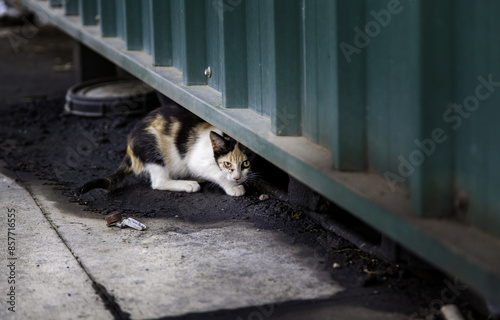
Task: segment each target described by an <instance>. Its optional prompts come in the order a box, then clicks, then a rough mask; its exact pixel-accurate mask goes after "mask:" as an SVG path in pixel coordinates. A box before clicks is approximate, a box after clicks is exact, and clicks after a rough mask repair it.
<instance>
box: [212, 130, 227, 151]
mask: <svg viewBox="0 0 500 320" xmlns="http://www.w3.org/2000/svg"><path fill="white" fill-rule="evenodd" d="M210 141H212V148H213V149H214V152H215V153H218V154H222V153H225V152H227V145H226V143H227V140H226V139H224V138H223V137H221V136H220V135H219V134H218V133H217V132H213V131H210Z"/></svg>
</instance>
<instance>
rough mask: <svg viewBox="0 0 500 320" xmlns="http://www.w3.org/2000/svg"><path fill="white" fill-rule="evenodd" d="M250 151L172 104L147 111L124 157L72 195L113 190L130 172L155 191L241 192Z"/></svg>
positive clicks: (248, 164) (233, 193) (232, 194)
mask: <svg viewBox="0 0 500 320" xmlns="http://www.w3.org/2000/svg"><path fill="white" fill-rule="evenodd" d="M251 157H252V153H251V151H250V150H249V149H248V148H246V147H245V146H244V145H242V144H241V143H239V142H237V141H236V140H234V139H232V138H230V137H228V136H226V135H224V134H223V133H222V131H221V130H219V129H217V128H215V127H213V126H212V125H210V124H209V123H207V122H205V121H203V120H202V119H201V118H198V117H197V116H195V115H194V114H192V113H190V112H188V111H187V110H185V109H183V108H182V107H180V106H177V105H168V106H163V107H161V108H159V109H156V110H154V111H152V112H151V113H150V114H149V115H147V116H146V117H145V118H144V119H143V120H142V121H140V122H139V123H138V124H137V125H136V126H135V127H134V129H133V130H132V132H131V133H130V135H129V137H128V143H127V153H126V155H125V157H124V159H123V161H122V163H121V164H120V166H119V167H118V169H117V170H116V171H115V172H114V173H113V174H112V175H110V176H108V177H107V178H101V179H95V180H92V181H90V182H87V183H86V184H85V185H83V186H81V187H80V188H78V189H77V190H76V193H77V194H83V193H86V192H88V191H90V190H92V189H96V188H102V189H106V190H108V191H110V190H113V189H115V188H117V187H118V186H119V185H120V184H121V183H122V182H123V180H124V179H125V178H126V177H128V176H129V175H131V174H135V175H140V174H143V173H145V174H147V175H149V178H150V180H151V187H152V188H153V189H158V190H168V191H184V192H197V191H199V190H200V185H199V183H198V182H203V181H210V182H213V183H215V184H217V185H219V186H220V187H222V188H223V189H224V191H225V192H226V193H227V194H228V195H230V196H242V195H243V194H245V187H244V186H243V183H244V182H245V181H246V180H247V178H248V177H249V175H250V173H251V162H250V160H251Z"/></svg>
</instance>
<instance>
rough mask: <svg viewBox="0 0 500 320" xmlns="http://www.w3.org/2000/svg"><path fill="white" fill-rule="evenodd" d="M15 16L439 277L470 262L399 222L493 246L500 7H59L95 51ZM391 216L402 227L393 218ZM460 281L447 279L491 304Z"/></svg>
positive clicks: (127, 1)
mask: <svg viewBox="0 0 500 320" xmlns="http://www.w3.org/2000/svg"><path fill="white" fill-rule="evenodd" d="M21 2H23V3H25V4H26V5H27V6H29V7H32V8H34V9H35V10H40V11H46V12H49V13H51V14H54V15H55V16H56V17H58V18H57V19H56V21H57V22H56V24H58V25H59V26H60V27H61V28H62V29H63V30H66V31H67V32H68V33H69V34H70V35H72V36H74V37H75V38H77V39H78V40H80V41H82V42H84V43H85V44H87V45H89V46H90V47H92V48H94V50H96V51H98V52H99V53H101V54H103V55H104V56H106V57H108V58H109V59H110V60H112V61H114V62H115V63H117V64H119V65H121V66H122V67H124V68H126V69H127V68H128V70H129V71H130V72H132V73H134V74H135V75H136V76H138V77H139V78H141V79H144V80H145V81H146V82H148V83H150V84H151V85H153V86H154V87H156V88H157V89H158V90H160V91H162V92H164V93H166V94H168V93H170V94H171V95H172V97H173V98H174V100H177V101H178V102H179V103H181V104H183V105H184V106H185V107H187V108H188V109H190V110H192V111H193V112H196V113H198V114H199V115H200V116H203V117H204V118H206V119H207V120H209V121H214V123H216V124H218V125H219V126H221V129H223V130H227V131H228V132H231V133H233V134H234V135H235V136H236V137H237V138H239V139H241V140H242V141H243V142H246V143H248V144H249V145H250V146H251V147H253V148H254V149H255V150H257V151H258V152H259V153H261V155H263V156H264V157H266V158H268V159H270V160H271V161H273V162H275V163H276V164H278V165H279V166H281V167H282V168H284V169H286V170H287V171H289V173H290V174H292V175H295V176H297V177H298V178H299V179H300V180H302V181H304V182H305V183H307V184H308V185H310V186H311V187H312V188H314V189H315V190H317V191H318V192H320V193H322V194H323V195H325V196H326V197H328V198H330V199H331V200H333V201H336V202H338V203H339V204H340V205H342V206H344V207H346V208H347V209H349V210H351V211H352V212H353V213H354V214H356V215H358V216H360V217H361V218H362V219H364V220H365V221H367V222H369V223H370V224H372V225H374V226H375V227H377V228H378V229H380V230H382V231H383V232H386V233H387V234H388V235H389V236H391V237H393V238H395V240H397V241H400V242H401V243H403V244H404V245H407V246H409V247H410V248H411V249H412V250H414V251H416V252H417V253H419V254H420V255H422V256H425V257H426V258H428V259H429V260H431V261H432V262H434V263H436V264H438V265H440V266H441V267H443V268H444V269H446V270H454V266H453V263H451V262H450V263H448V262H446V261H443V260H442V259H443V258H442V257H444V256H446V255H447V254H451V255H452V257H455V255H458V256H460V259H463V261H470V260H471V259H469V258H470V256H468V255H469V254H472V252H471V250H469V249H464V251H461V252H460V253H454V252H453V250H452V249H451V244H450V246H449V247H446V245H445V246H444V247H446V248H448V249H442V248H439V249H436V248H434V247H439V246H431V245H430V244H429V243H433V240H432V241H430V242H429V241H427V240H429V239H434V238H437V239H438V240H439V241H443V242H442V243H444V242H446V241H444V240H442V239H441V235H440V234H439V232H435V233H432V232H431V231H429V230H430V229H425V228H422V229H421V228H420V227H416V226H417V225H419V223H420V222H418V223H417V222H415V221H429V220H426V219H421V220H412V219H413V217H422V218H426V217H433V218H436V217H438V218H442V217H444V218H448V219H449V220H448V221H457V220H458V221H461V223H460V224H459V225H460V226H462V227H463V228H464V229H461V230H467V228H468V225H469V224H471V225H472V226H474V227H477V228H478V229H480V230H482V231H483V232H487V233H489V234H491V235H493V236H495V237H496V240H495V239H493V238H491V239H492V240H491V241H493V242H487V243H489V244H492V245H494V247H495V246H498V243H497V242H496V241H497V240H498V238H500V197H499V196H498V194H499V193H500V170H499V163H500V161H499V159H500V146H499V145H500V144H499V143H498V141H499V138H498V137H499V126H498V123H500V109H499V108H498V106H499V105H500V92H497V91H498V89H499V88H500V84H499V83H498V82H500V62H499V61H500V60H499V57H500V37H498V34H499V33H500V19H498V17H497V15H498V13H499V12H500V2H498V1H494V0H488V1H486V0H485V1H467V0H440V1H431V0H421V1H416V0H413V1H411V0H400V1H398V0H369V1H368V0H367V1H362V0H358V1H347V0H346V1H342V0H337V1H332V0H316V1H314V0H275V1H266V0H206V1H204V0H170V1H166V0H163V1H162V0H144V1H139V0H123V1H122V0H100V1H97V0H85V1H77V0H69V1H68V0H66V1H62V2H64V12H65V13H66V14H67V15H75V14H80V19H81V20H80V21H81V24H82V25H99V27H100V33H101V35H102V37H103V38H99V36H95V35H93V34H92V33H90V34H85V33H83V34H82V33H81V32H80V31H81V30H87V29H85V27H81V26H80V25H77V24H75V23H74V22H72V21H71V20H68V19H67V18H64V16H63V15H57V14H58V13H57V10H58V9H56V8H52V9H47V8H45V7H43V6H40V5H39V3H40V2H43V1H35V0H32V1H28V0H25V1H21ZM37 3H38V4H37ZM60 10H62V9H60ZM96 17H97V18H96ZM88 30H92V29H88ZM107 37H119V38H121V39H123V41H124V43H125V48H126V49H127V50H139V51H140V50H144V51H145V53H147V54H148V55H150V59H151V60H150V62H149V64H146V65H144V64H143V62H142V61H143V60H141V59H142V58H134V56H133V55H127V59H125V58H123V56H122V55H121V53H120V52H122V51H120V50H119V49H115V48H114V47H113V46H112V45H110V44H107V42H106V41H107V40H106V38H107ZM141 57H142V56H141ZM134 59H135V60H134ZM130 61H133V62H130ZM138 65H139V67H137V66H138ZM153 66H155V67H153ZM156 67H174V68H176V69H178V70H179V71H180V72H181V75H182V84H175V85H172V83H175V81H174V80H175V77H173V78H171V79H170V78H169V79H167V78H165V79H166V80H165V83H167V82H168V81H170V82H168V84H164V82H162V81H163V80H164V78H162V77H163V76H162V72H163V71H162V70H163V69H161V68H156ZM208 67H210V68H211V69H212V76H211V77H207V76H206V75H205V74H204V70H205V69H206V68H208ZM155 68H156V69H155ZM167 69H168V70H170V69H169V68H167ZM169 72H170V71H169ZM172 79H174V80H172ZM167 80H168V81H167ZM183 85H184V86H191V88H197V87H199V88H200V89H199V90H198V89H188V87H183ZM172 88H173V89H172ZM214 91H215V92H214ZM200 101H201V102H200ZM213 101H217V102H216V103H215V104H216V105H214V104H213ZM219 102H220V105H221V106H222V107H221V106H220V105H217V104H219ZM201 104H203V106H201V107H200V105H201ZM207 106H208V107H207ZM236 109H237V110H236ZM242 109H249V110H251V111H252V113H248V112H244V111H241V110H242ZM231 110H235V111H234V112H233V111H231ZM220 115H222V116H223V117H222V118H220V117H219V116H220ZM260 116H263V117H265V118H266V119H268V120H265V121H262V119H261V118H260ZM257 122H258V123H259V124H258V125H257V124H254V123H257ZM263 123H264V124H265V125H264V126H263V125H262V124H263ZM271 133H272V134H274V135H277V136H300V137H303V138H296V140H294V141H297V143H298V144H297V145H298V146H303V147H307V148H309V146H311V147H310V149H311V150H318V153H314V154H311V153H309V154H307V155H304V154H301V152H302V151H300V150H295V149H294V146H293V145H294V144H295V142H291V141H290V140H279V139H278V138H275V137H274V136H272V135H271ZM304 138H305V139H307V141H309V142H307V141H305V140H304ZM281 143H283V147H281V146H282V145H281ZM308 150H309V149H308ZM341 171H345V172H351V173H352V174H350V173H346V174H345V173H343V172H341ZM374 175H375V176H378V178H372V177H373V176H374ZM377 179H378V180H377ZM364 181H367V183H365V182H364ZM344 187H345V188H344ZM373 190H381V191H377V193H376V194H375V192H374V191H373ZM399 203H401V205H400V204H399ZM407 205H408V210H407V209H406V206H407ZM401 208H403V209H401ZM379 209H380V210H379ZM405 210H406V211H405ZM379 211H380V212H383V213H380V216H373V215H377V213H376V212H379ZM399 211H401V212H411V214H413V217H405V218H401V219H402V220H398V219H400V218H399V216H398V218H394V217H393V216H392V214H393V213H397V212H399ZM411 214H410V216H411ZM402 216H404V215H402ZM398 221H399V222H398ZM401 221H404V222H407V221H410V222H409V224H408V225H405V227H402V226H403V223H402V222H401ZM398 223H399V224H398ZM422 223H423V222H422ZM400 227H401V228H400ZM414 227H415V228H414ZM400 229H401V230H400ZM414 229H415V230H417V229H418V230H417V231H415V230H414ZM402 230H404V231H402ZM427 232H430V234H431V235H430V238H427ZM467 232H468V231H467ZM443 237H444V236H443ZM450 237H451V238H453V236H450ZM421 239H425V241H424V240H422V241H420V240H421ZM426 241H427V242H426ZM485 241H486V240H485ZM488 241H489V240H488ZM420 243H422V244H420ZM424 243H427V244H424ZM439 243H441V242H439ZM478 243H479V242H478ZM465 247H466V246H465V245H464V247H463V248H465ZM440 250H445V251H440ZM447 250H448V251H447ZM467 250H469V251H467ZM443 252H445V254H443ZM485 256H486V257H487V255H485ZM478 259H479V258H478ZM472 260H474V259H472ZM479 260H481V259H479ZM487 260H488V258H485V261H482V262H480V263H478V265H480V266H479V268H480V269H481V268H482V269H481V270H482V271H483V272H484V273H485V274H489V273H488V272H494V273H495V275H494V276H492V277H493V278H495V279H496V280H495V281H497V282H496V283H500V274H498V273H497V271H492V267H491V266H492V265H494V266H498V261H497V260H496V259H494V261H490V260H488V261H487ZM467 263H469V262H467ZM486 265H487V267H485V266H486ZM474 266H477V265H474ZM467 268H468V267H464V268H463V270H464V271H460V270H457V271H456V272H457V273H460V275H461V276H463V277H465V278H467V279H468V280H469V281H471V282H473V283H476V286H478V287H480V288H481V290H483V292H485V293H486V294H487V295H495V294H497V293H499V291H498V289H495V288H491V287H489V284H488V282H489V281H486V280H484V279H483V278H481V279H483V280H484V281H483V280H478V279H475V278H474V277H475V276H474V275H472V274H471V270H472V269H467ZM493 269H495V268H493ZM496 269H497V270H498V268H496ZM485 270H487V271H485ZM486 278H487V277H486ZM498 300H500V298H499V299H498Z"/></svg>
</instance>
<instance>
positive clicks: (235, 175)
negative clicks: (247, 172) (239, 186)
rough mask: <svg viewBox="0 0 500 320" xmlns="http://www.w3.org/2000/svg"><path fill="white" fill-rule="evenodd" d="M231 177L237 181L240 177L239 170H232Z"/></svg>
mask: <svg viewBox="0 0 500 320" xmlns="http://www.w3.org/2000/svg"><path fill="white" fill-rule="evenodd" d="M233 179H234V181H239V180H240V179H241V174H240V173H239V172H234V173H233Z"/></svg>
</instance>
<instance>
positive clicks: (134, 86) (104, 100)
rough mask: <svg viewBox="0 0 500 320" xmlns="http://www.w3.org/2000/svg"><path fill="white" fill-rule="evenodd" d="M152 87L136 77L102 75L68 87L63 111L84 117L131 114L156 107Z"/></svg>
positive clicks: (156, 101)
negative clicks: (104, 77)
mask: <svg viewBox="0 0 500 320" xmlns="http://www.w3.org/2000/svg"><path fill="white" fill-rule="evenodd" d="M159 105H160V103H159V101H158V97H157V95H156V91H155V90H154V89H153V88H151V87H150V86H148V85H147V84H145V83H143V82H142V81H140V80H137V79H123V78H106V79H98V80H92V81H87V82H82V83H79V84H76V85H74V86H73V87H71V88H69V90H68V92H67V93H66V104H65V106H64V111H65V112H66V113H69V114H74V115H78V116H86V117H102V116H109V115H111V116H114V115H133V114H140V113H145V112H147V111H149V110H152V109H155V108H157V107H159Z"/></svg>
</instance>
